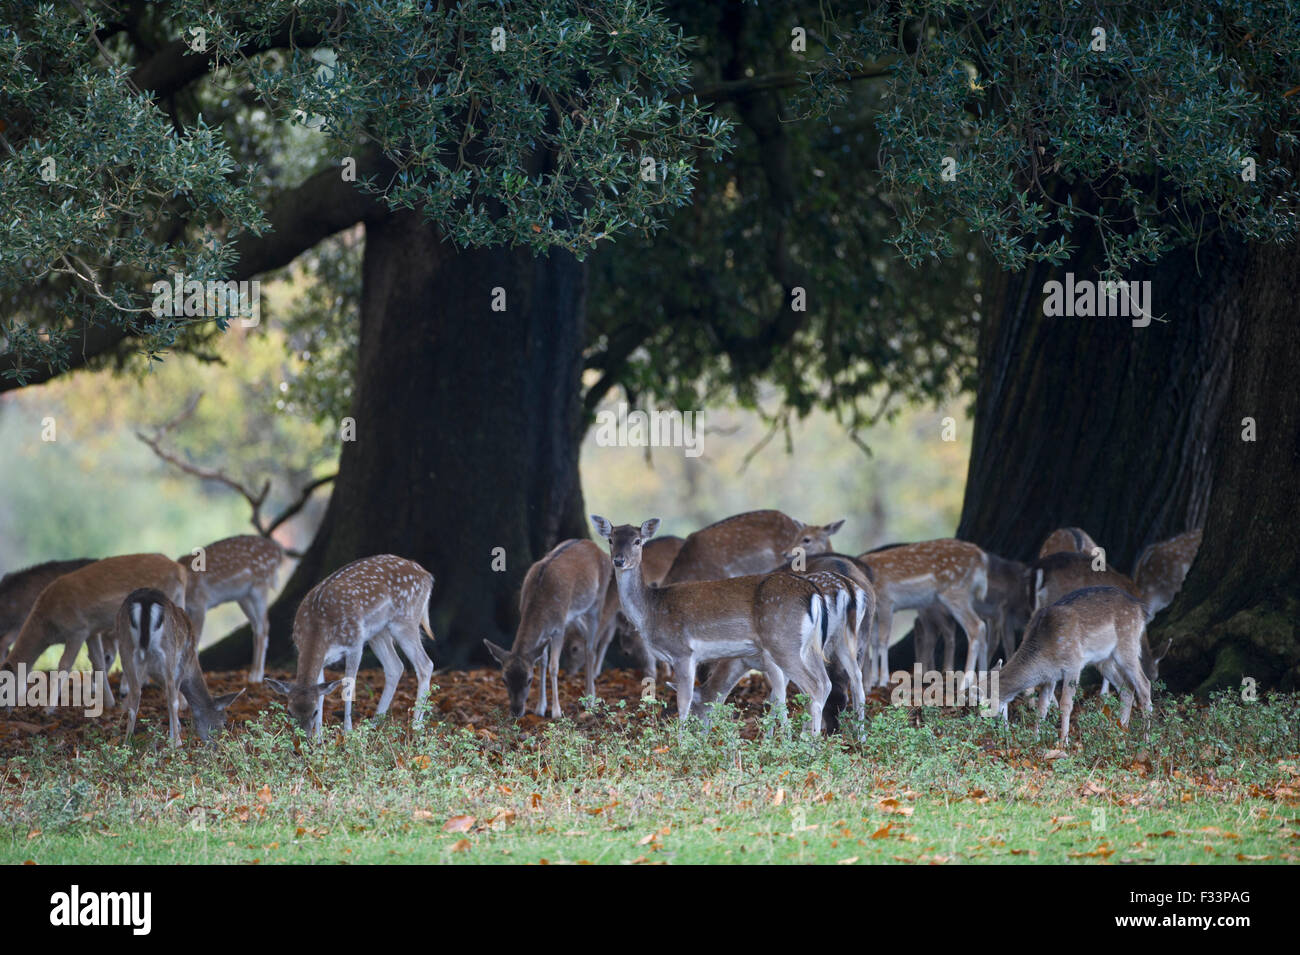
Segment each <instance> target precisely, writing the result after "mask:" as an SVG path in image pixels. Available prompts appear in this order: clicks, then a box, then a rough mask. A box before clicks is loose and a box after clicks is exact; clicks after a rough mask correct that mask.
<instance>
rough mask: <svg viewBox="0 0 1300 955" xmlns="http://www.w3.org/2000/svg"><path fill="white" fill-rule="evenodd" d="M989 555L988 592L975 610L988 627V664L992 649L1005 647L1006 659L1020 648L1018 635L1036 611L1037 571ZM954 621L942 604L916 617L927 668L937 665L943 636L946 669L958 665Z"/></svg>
mask: <svg viewBox="0 0 1300 955" xmlns="http://www.w3.org/2000/svg"><path fill="white" fill-rule="evenodd" d="M985 553H986V555H987V556H988V559H989V578H988V593H987V596H986V597H985V598H984V599H983V600H977V601H976V602H975V612H976V613H978V614H979V615H980V617H981V618H982V619H983V620H984V624H985V626H987V627H988V634H989V638H988V642H987V643H986V645H985V653H984V655H983V657H982V658H981V660H980V667H981V669H987V668H988V662H989V657H990V654H991V651H992V649H993V648H994V647H996V646H1001V648H1002V654H1003V655H1002V659H1003V660H1009V659H1011V655H1012V654H1013V653H1015V651H1016V635H1017V633H1019V632H1020V631H1021V630H1023V629H1024V627H1025V625H1026V624H1027V623H1028V622H1029V617H1030V615H1031V614H1032V613H1033V612H1034V599H1033V584H1032V581H1033V574H1032V572H1031V570H1030V568H1029V566H1028V565H1026V564H1022V563H1020V562H1019V561H1015V560H1007V559H1006V558H1005V557H999V556H998V555H997V554H992V553H988V552H987V551H986V552H985ZM954 626H955V624H954V621H953V619H952V617H950V616H949V615H948V614H947V613H946V612H944V610H943V609H942V608H941V607H935V606H932V607H928V608H926V609H925V610H922V611H920V613H918V614H917V618H916V631H915V644H916V659H917V662H919V663H921V664H922V665H923V666H924V667H925V669H927V670H929V669H932V668H933V666H934V650H935V645H936V643H937V641H938V640H939V639H942V640H943V669H944V670H945V671H949V670H952V668H953V666H954V665H955V658H956V649H957V640H956V631H955V629H954Z"/></svg>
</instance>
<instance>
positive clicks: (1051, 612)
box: [996, 587, 1154, 743]
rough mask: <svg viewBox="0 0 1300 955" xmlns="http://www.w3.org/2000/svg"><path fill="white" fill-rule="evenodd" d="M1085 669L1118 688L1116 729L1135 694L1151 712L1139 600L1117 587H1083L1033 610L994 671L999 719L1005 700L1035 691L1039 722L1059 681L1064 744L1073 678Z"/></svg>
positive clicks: (1142, 610)
mask: <svg viewBox="0 0 1300 955" xmlns="http://www.w3.org/2000/svg"><path fill="white" fill-rule="evenodd" d="M1089 665H1095V666H1096V667H1097V668H1098V669H1099V670H1100V671H1101V673H1102V676H1104V677H1105V678H1106V679H1108V680H1110V681H1112V682H1114V683H1116V684H1117V685H1119V686H1121V687H1123V692H1122V694H1121V700H1122V708H1121V712H1120V719H1119V721H1120V724H1121V725H1123V726H1128V718H1129V713H1130V712H1131V711H1132V708H1133V695H1134V694H1135V693H1136V694H1137V700H1138V704H1139V705H1140V706H1141V707H1142V710H1143V712H1144V713H1150V712H1151V682H1150V679H1149V678H1148V676H1147V672H1148V670H1150V669H1152V668H1153V667H1154V662H1153V661H1151V659H1150V650H1149V648H1148V647H1147V644H1146V611H1145V608H1144V607H1143V605H1142V601H1141V600H1139V599H1138V598H1137V597H1135V596H1133V595H1132V594H1130V593H1128V592H1127V591H1124V590H1121V589H1120V588H1118V587H1085V588H1083V589H1082V590H1075V591H1073V592H1071V593H1069V594H1067V595H1066V596H1064V597H1062V598H1061V599H1060V600H1058V601H1056V602H1055V603H1052V604H1050V605H1048V606H1046V607H1042V608H1040V609H1038V610H1036V611H1034V615H1033V617H1031V618H1030V620H1029V626H1028V627H1027V628H1026V630H1025V639H1024V642H1023V643H1021V645H1020V649H1018V650H1017V651H1016V652H1015V655H1014V656H1012V658H1011V660H1010V661H1009V662H1008V663H1007V664H1006V665H1005V666H1004V667H1002V669H1001V671H1000V672H999V673H998V691H997V701H996V702H997V705H998V709H999V712H1000V713H1001V715H1002V717H1003V718H1004V719H1005V718H1006V715H1007V707H1008V705H1009V704H1010V703H1011V701H1012V700H1014V699H1015V698H1016V697H1017V696H1018V695H1019V694H1021V693H1024V692H1025V691H1026V690H1029V689H1031V688H1034V687H1037V688H1038V719H1039V720H1040V721H1041V720H1042V719H1043V717H1044V716H1046V715H1047V707H1048V706H1049V705H1050V703H1051V700H1052V689H1053V687H1054V686H1055V684H1056V682H1057V681H1058V680H1060V681H1062V683H1061V732H1060V738H1061V742H1062V743H1066V742H1068V741H1069V736H1070V711H1071V709H1073V706H1074V690H1075V687H1076V686H1077V685H1078V683H1079V674H1080V673H1082V672H1083V668H1084V667H1086V666H1089Z"/></svg>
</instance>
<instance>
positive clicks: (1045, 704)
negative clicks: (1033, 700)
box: [1037, 683, 1056, 726]
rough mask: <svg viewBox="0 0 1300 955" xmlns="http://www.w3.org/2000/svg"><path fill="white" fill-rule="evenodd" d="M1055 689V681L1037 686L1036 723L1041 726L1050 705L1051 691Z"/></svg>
mask: <svg viewBox="0 0 1300 955" xmlns="http://www.w3.org/2000/svg"><path fill="white" fill-rule="evenodd" d="M1054 689H1056V684H1055V683H1042V684H1040V685H1039V687H1038V700H1037V704H1038V705H1037V710H1038V723H1039V725H1040V726H1041V725H1042V722H1043V720H1044V719H1046V718H1047V710H1048V708H1049V707H1050V706H1051V705H1052V700H1053V696H1052V691H1053V690H1054Z"/></svg>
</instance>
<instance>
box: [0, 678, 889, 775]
mask: <svg viewBox="0 0 1300 955" xmlns="http://www.w3.org/2000/svg"><path fill="white" fill-rule="evenodd" d="M267 676H270V677H274V678H276V679H279V680H285V681H289V680H292V679H293V672H292V671H289V670H268V671H267ZM339 676H342V673H341V672H334V671H327V674H326V678H327V679H330V678H335V677H339ZM117 679H118V677H117V676H116V675H114V677H113V679H112V682H113V692H114V694H115V695H116V694H117ZM246 679H247V671H246V670H233V671H228V672H222V673H209V674H207V681H208V689H209V691H210V692H211V693H212V695H213V696H218V695H220V694H222V693H230V692H233V691H235V690H239V689H241V688H242V689H245V693H244V695H243V696H241V697H240V698H239V699H238V700H236V701H235V703H234V704H233V705H232V706H231V708H230V710H229V711H228V714H227V721H226V722H227V725H228V726H234V727H237V726H238V725H239V724H240V723H243V722H245V721H246V720H250V719H252V718H254V717H255V716H256V715H257V713H258V712H259V711H261V710H262V709H263V708H265V707H266V706H267V705H268V704H269V703H270V702H271V701H272V700H276V699H279V700H283V697H280V696H279V695H278V694H276V693H275V692H274V691H273V690H272V689H271V688H270V687H269V686H267V685H266V684H265V683H261V684H257V685H250V684H248V683H246V682H245V681H246ZM433 683H434V685H435V686H436V687H437V688H438V689H437V690H436V692H434V694H433V706H434V714H433V718H434V719H441V720H443V721H445V722H449V723H452V724H453V725H457V726H466V727H470V728H473V729H477V730H480V731H484V732H489V733H490V732H491V728H492V727H495V726H497V725H498V724H499V723H500V721H501V720H502V718H503V717H504V715H505V713H506V709H507V700H506V690H505V684H504V683H503V682H502V680H501V672H500V671H499V670H497V669H480V670H449V671H446V672H440V673H436V674H434V678H433ZM383 684H384V675H383V671H382V670H379V669H373V670H362V671H361V672H360V673H359V674H358V675H357V690H356V702H355V703H354V704H353V709H352V715H353V719H354V721H355V720H358V719H364V718H366V717H368V716H370V715H371V714H373V713H374V709H375V705H376V704H377V703H378V701H379V694H380V692H381V690H382V689H383ZM583 689H584V682H583V678H582V674H581V672H580V671H579V672H577V673H574V674H565V673H561V674H560V702H561V704H562V705H563V708H564V713H565V715H566V716H569V717H572V718H575V719H577V720H578V721H579V724H581V723H583V722H585V721H589V720H592V719H597V718H598V719H601V720H604V721H606V722H622V721H626V720H628V719H635V718H637V704H638V702H639V700H640V697H641V674H640V671H638V670H607V671H606V672H604V673H602V674H601V675H600V678H599V679H598V680H597V681H596V690H597V693H598V694H599V695H600V698H601V699H602V700H603V701H605V702H606V703H611V702H614V701H617V700H619V699H625V700H627V701H628V705H627V708H626V709H624V710H611V711H609V712H608V713H607V714H606V715H604V716H601V717H593V716H591V715H588V714H586V713H585V712H584V711H583V710H582V708H581V707H580V706H579V705H578V700H579V699H580V698H581V696H582V693H583ZM793 690H794V688H793V687H792V688H791V691H792V692H793ZM658 694H659V698H660V699H664V700H667V701H668V703H669V706H670V708H671V709H672V712H674V713H675V700H676V697H675V695H674V693H673V691H672V690H671V689H669V688H668V687H667V686H665V684H664V682H663V680H662V679H661V680H660V681H659V686H658ZM766 696H767V684H766V682H765V681H764V680H763V678H762V677H761V676H758V675H751V676H750V677H748V678H747V679H745V680H744V681H742V682H741V684H740V685H739V686H737V687H736V690H735V692H734V693H732V695H731V698H730V702H731V703H732V704H733V705H735V706H736V707H737V708H738V709H739V711H740V713H741V715H742V716H744V717H745V721H746V727H745V729H744V731H743V735H745V736H748V737H751V738H752V737H753V736H755V735H757V732H758V719H759V717H760V716H761V714H762V713H763V710H764V700H765V699H766ZM536 698H537V681H536V680H534V682H533V688H532V695H531V696H530V699H529V705H530V709H531V707H532V706H533V705H534V703H535V701H536ZM414 702H415V679H414V677H413V676H412V675H411V673H410V672H409V671H408V672H407V673H405V674H404V675H403V677H402V681H401V683H400V684H399V686H398V689H397V694H396V696H394V697H393V704H392V707H391V708H390V710H389V712H390V713H391V714H393V715H395V716H397V717H398V718H399V719H402V720H407V719H409V714H410V710H411V707H412V705H413V704H414ZM868 703H869V705H871V706H874V707H878V706H883V705H887V703H888V697H887V696H885V695H883V694H882V693H879V692H878V693H877V695H876V696H875V697H873V698H869V700H868ZM146 721H147V722H146ZM547 721H548V720H547V719H546V718H544V717H539V716H535V715H533V714H532V713H529V715H527V716H525V717H524V718H523V719H522V720H521V721H520V723H521V725H522V726H523V728H525V729H531V728H535V727H537V726H539V725H542V724H545V723H546V722H547ZM140 722H141V725H142V726H143V727H144V728H143V729H140V728H137V730H136V733H137V735H138V734H140V733H141V732H146V733H158V734H159V735H160V736H161V737H165V736H166V733H167V712H166V709H165V707H164V705H163V694H162V690H161V689H159V688H158V687H155V686H148V687H146V688H145V690H144V695H143V697H142V699H141V706H140ZM342 722H343V703H342V701H341V700H340V699H339V694H338V692H337V691H335V692H334V693H333V694H331V695H330V697H329V698H328V699H327V702H326V706H325V728H326V730H327V731H328V730H329V729H330V727H332V726H334V727H338V726H341V725H342ZM124 724H125V715H124V714H123V711H122V710H121V708H120V707H119V708H118V709H115V710H106V711H105V712H104V714H103V715H102V716H101V717H99V718H98V719H89V718H87V717H85V716H83V715H82V713H81V711H80V710H77V709H60V710H56V711H54V712H52V713H46V712H45V711H44V710H43V709H41V708H34V707H26V708H23V709H15V710H14V711H13V712H12V713H9V714H6V713H5V712H4V710H3V709H0V756H13V755H17V754H19V753H22V752H23V751H25V750H26V749H27V747H28V744H29V741H30V739H31V738H32V736H33V734H41V735H42V736H45V737H56V738H58V739H60V740H63V741H66V744H67V745H70V746H75V745H77V744H78V743H79V742H81V741H82V739H83V738H84V737H85V736H86V735H87V733H88V731H89V730H90V728H91V727H92V726H99V727H105V726H108V727H113V728H115V730H116V731H118V732H121V731H122V730H123V729H125V725H124ZM181 733H182V735H183V736H184V737H185V738H187V739H188V738H190V737H191V736H192V735H193V728H192V726H191V725H190V723H189V720H188V716H187V713H186V712H185V711H182V713H181Z"/></svg>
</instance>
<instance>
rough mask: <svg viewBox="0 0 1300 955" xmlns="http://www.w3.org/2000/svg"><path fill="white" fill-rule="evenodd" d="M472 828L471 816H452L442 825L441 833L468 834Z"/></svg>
mask: <svg viewBox="0 0 1300 955" xmlns="http://www.w3.org/2000/svg"><path fill="white" fill-rule="evenodd" d="M473 827H474V817H473V816H452V817H451V818H450V819H448V820H447V821H446V822H444V823H443V824H442V831H443V832H469V831H470V829H472V828H473Z"/></svg>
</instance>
